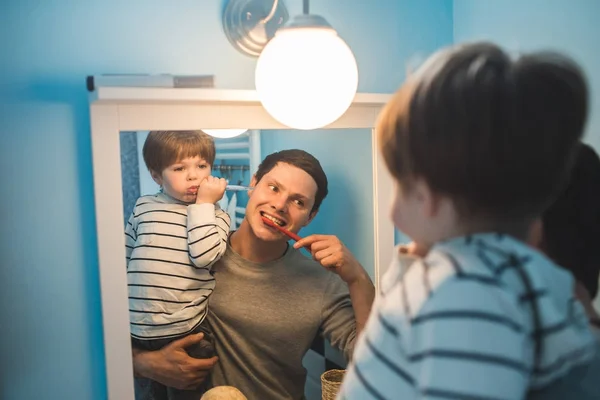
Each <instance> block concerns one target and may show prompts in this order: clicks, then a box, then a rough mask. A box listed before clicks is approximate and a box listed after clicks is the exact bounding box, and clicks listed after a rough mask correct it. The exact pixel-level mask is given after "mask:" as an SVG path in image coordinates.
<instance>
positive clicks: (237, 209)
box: [120, 128, 375, 399]
mask: <svg viewBox="0 0 600 400" xmlns="http://www.w3.org/2000/svg"><path fill="white" fill-rule="evenodd" d="M147 135H148V132H147V131H137V132H121V134H120V148H121V151H120V153H121V181H122V199H123V215H122V217H123V218H122V221H123V226H125V225H126V224H127V220H128V218H129V216H130V214H131V211H132V210H133V208H134V205H135V203H136V201H137V199H138V198H139V197H140V196H143V195H152V194H155V193H157V192H158V191H159V186H158V185H157V184H156V183H155V182H154V180H153V179H152V177H151V176H150V173H149V172H148V170H147V168H146V165H145V163H144V160H143V156H142V148H143V144H144V141H145V139H146V137H147ZM214 141H215V147H216V150H217V152H216V159H215V163H214V165H213V171H212V175H214V176H219V177H223V178H225V179H227V180H228V181H229V182H230V183H231V184H235V185H245V186H247V185H249V184H250V178H251V176H252V174H253V173H254V172H255V170H256V168H257V166H258V162H260V161H261V159H262V156H266V155H268V154H270V153H273V152H276V151H279V150H284V149H290V148H299V149H302V150H306V151H308V152H309V153H311V154H313V155H314V156H315V157H316V158H317V159H318V160H319V161H320V163H321V165H322V167H323V169H324V170H325V173H326V174H327V178H328V181H329V184H328V188H329V193H328V195H327V198H326V199H325V200H324V202H323V204H322V205H321V208H320V210H319V213H318V214H317V216H316V217H315V219H314V220H313V221H312V222H311V223H310V224H309V225H308V226H307V227H305V228H303V229H302V230H301V231H300V232H299V234H300V235H301V236H307V235H309V234H312V233H320V234H333V235H337V236H338V237H339V238H340V239H341V240H342V241H343V242H344V243H345V244H346V246H347V247H348V248H349V249H350V250H351V251H352V252H353V254H354V255H355V256H356V257H357V259H358V260H359V261H360V262H361V264H362V265H363V266H364V267H365V269H366V270H367V272H368V273H369V275H370V276H371V278H372V279H374V272H375V271H374V265H373V258H374V249H373V246H372V237H373V234H374V231H373V226H374V221H373V214H372V213H370V212H367V211H368V210H371V209H373V195H372V192H373V173H372V168H371V165H372V163H373V162H372V148H371V147H372V143H371V142H372V141H371V129H365V128H363V129H329V130H316V131H308V132H306V131H295V130H252V131H249V132H248V133H247V134H244V135H242V136H238V137H234V138H229V139H218V138H215V139H214ZM247 201H248V196H247V193H246V192H226V193H225V195H224V198H223V199H222V200H221V201H220V202H219V204H220V205H221V208H222V209H223V210H226V211H227V212H228V213H229V215H230V217H232V221H235V223H233V222H232V230H234V229H235V228H236V227H237V226H239V224H240V223H241V221H242V220H243V218H244V214H245V206H246V204H247ZM232 204H233V206H231V205H232ZM302 251H303V252H304V253H305V254H306V255H309V254H308V253H307V252H306V250H302ZM217 285H218V282H217ZM326 365H327V366H329V367H331V366H338V368H343V367H345V360H344V357H343V356H342V354H341V353H339V352H338V351H337V350H335V349H334V348H332V347H331V346H329V344H328V343H325V341H323V339H322V338H317V339H316V341H315V344H314V346H313V350H309V353H308V354H307V355H306V357H305V359H304V366H305V368H306V369H307V373H308V377H307V383H306V387H305V394H306V397H307V399H316V398H319V396H320V393H321V383H320V376H321V374H322V373H323V372H324V371H325V368H326Z"/></svg>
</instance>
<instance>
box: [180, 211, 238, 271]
mask: <svg viewBox="0 0 600 400" xmlns="http://www.w3.org/2000/svg"><path fill="white" fill-rule="evenodd" d="M230 225H231V222H230V219H229V215H228V214H227V213H226V212H224V211H223V210H221V209H220V208H219V207H217V206H215V205H214V204H192V205H189V206H188V219H187V236H188V250H189V257H190V260H191V262H192V263H193V264H194V266H195V267H196V268H210V267H211V266H212V265H213V264H214V263H215V262H216V261H217V260H218V259H219V258H221V256H222V255H223V254H224V253H225V249H226V248H227V236H228V235H229V227H230Z"/></svg>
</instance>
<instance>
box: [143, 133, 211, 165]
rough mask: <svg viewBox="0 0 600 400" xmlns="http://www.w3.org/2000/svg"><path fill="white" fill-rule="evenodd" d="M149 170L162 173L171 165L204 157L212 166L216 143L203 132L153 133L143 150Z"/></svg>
mask: <svg viewBox="0 0 600 400" xmlns="http://www.w3.org/2000/svg"><path fill="white" fill-rule="evenodd" d="M142 153H143V155H144V162H145V163H146V167H147V168H148V170H150V171H152V172H156V173H160V172H161V171H162V170H163V169H165V168H167V167H168V166H169V165H172V164H174V163H176V162H177V161H180V160H183V159H184V158H188V157H196V156H200V157H202V158H203V159H204V160H205V161H206V162H207V163H208V164H210V165H211V166H212V165H213V163H214V161H215V153H216V150H215V142H214V140H213V139H212V137H211V136H209V135H207V134H206V133H204V132H202V131H151V132H150V133H149V134H148V137H147V138H146V141H145V142H144V148H143V150H142Z"/></svg>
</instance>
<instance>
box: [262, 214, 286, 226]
mask: <svg viewBox="0 0 600 400" xmlns="http://www.w3.org/2000/svg"><path fill="white" fill-rule="evenodd" d="M263 217H265V218H267V219H270V220H271V221H273V222H275V223H276V224H277V225H279V226H283V225H285V222H283V221H282V220H280V219H278V218H275V217H272V216H270V215H267V214H263Z"/></svg>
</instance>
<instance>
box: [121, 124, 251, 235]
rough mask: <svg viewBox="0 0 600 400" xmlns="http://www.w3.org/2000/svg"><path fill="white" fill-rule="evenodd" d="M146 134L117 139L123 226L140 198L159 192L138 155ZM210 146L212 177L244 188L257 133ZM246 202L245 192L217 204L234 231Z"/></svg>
mask: <svg viewBox="0 0 600 400" xmlns="http://www.w3.org/2000/svg"><path fill="white" fill-rule="evenodd" d="M148 133H149V132H147V131H139V132H121V135H120V143H121V174H122V188H123V219H124V223H127V219H128V218H129V215H130V214H131V211H132V210H133V207H134V205H135V202H136V201H137V199H138V198H139V197H140V196H145V195H149V194H155V193H157V192H158V191H159V190H160V187H159V185H158V184H157V183H156V182H155V181H154V180H153V179H152V177H151V176H150V173H149V172H148V168H147V167H146V165H145V164H144V158H143V155H142V149H143V146H144V142H145V140H146V137H147V136H148ZM214 142H215V147H216V157H215V163H214V165H213V168H212V175H213V176H216V177H220V178H225V179H226V180H227V181H228V182H229V183H230V184H232V185H242V186H248V185H249V184H250V178H251V177H252V174H253V173H254V171H255V169H256V167H257V165H258V162H260V133H259V131H246V132H244V133H243V134H241V135H239V134H238V135H236V136H235V137H230V138H214ZM256 143H258V145H257V144H256ZM247 201H248V195H247V193H246V192H245V191H237V192H234V191H227V192H226V193H225V195H224V196H223V198H222V199H221V201H219V205H220V206H221V208H222V209H223V210H225V211H227V212H228V213H229V214H230V216H231V217H232V224H231V226H232V228H231V229H232V230H235V227H237V226H239V223H240V222H241V220H242V219H243V215H244V207H245V205H246V203H247ZM233 222H235V223H233Z"/></svg>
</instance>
